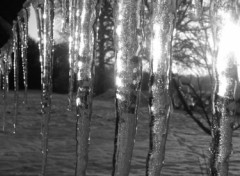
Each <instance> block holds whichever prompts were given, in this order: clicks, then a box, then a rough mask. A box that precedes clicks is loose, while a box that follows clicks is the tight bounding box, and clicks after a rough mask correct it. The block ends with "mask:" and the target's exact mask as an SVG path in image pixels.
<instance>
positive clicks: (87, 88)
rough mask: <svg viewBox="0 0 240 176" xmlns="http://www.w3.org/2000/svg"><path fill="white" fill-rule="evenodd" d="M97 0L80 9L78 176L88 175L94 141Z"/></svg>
mask: <svg viewBox="0 0 240 176" xmlns="http://www.w3.org/2000/svg"><path fill="white" fill-rule="evenodd" d="M95 4H96V2H95V0H83V1H82V2H81V3H79V7H77V10H79V12H80V15H79V17H80V19H79V20H81V21H80V28H79V32H80V33H79V35H80V41H79V46H80V47H79V51H78V59H77V61H76V62H75V64H74V65H75V70H76V72H77V86H78V87H77V96H76V109H77V122H76V128H77V129H76V142H77V151H76V156H77V161H76V170H75V176H85V175H86V168H87V163H88V147H89V142H90V121H91V114H92V95H93V68H94V64H93V63H94V62H93V28H92V26H93V23H94V21H95V11H94V8H95Z"/></svg>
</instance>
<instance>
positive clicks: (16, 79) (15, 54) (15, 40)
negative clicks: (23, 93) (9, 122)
mask: <svg viewBox="0 0 240 176" xmlns="http://www.w3.org/2000/svg"><path fill="white" fill-rule="evenodd" d="M17 24H18V25H19V27H20V26H21V25H22V23H21V21H20V19H19V17H18V21H17V22H16V21H13V29H12V31H13V57H14V58H13V69H14V119H13V133H16V125H17V116H18V99H19V92H18V91H19V57H18V50H19V49H18V32H17ZM20 35H21V34H20Z"/></svg>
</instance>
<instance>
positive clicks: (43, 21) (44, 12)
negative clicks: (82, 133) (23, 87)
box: [36, 0, 54, 176]
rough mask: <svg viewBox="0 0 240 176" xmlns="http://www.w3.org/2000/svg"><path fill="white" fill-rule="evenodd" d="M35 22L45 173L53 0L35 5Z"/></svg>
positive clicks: (50, 89) (49, 112)
mask: <svg viewBox="0 0 240 176" xmlns="http://www.w3.org/2000/svg"><path fill="white" fill-rule="evenodd" d="M36 14H37V24H38V33H39V52H40V62H41V79H42V80H41V83H42V102H41V107H42V108H41V111H42V127H41V128H42V129H41V134H42V154H43V159H42V173H41V174H42V175H43V176H44V175H45V174H46V166H47V156H48V132H49V126H48V123H49V120H50V117H51V98H52V75H51V74H52V59H53V45H54V42H53V19H54V8H53V0H44V2H43V6H42V7H41V5H39V7H37V13H36Z"/></svg>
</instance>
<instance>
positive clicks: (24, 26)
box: [20, 9, 28, 104]
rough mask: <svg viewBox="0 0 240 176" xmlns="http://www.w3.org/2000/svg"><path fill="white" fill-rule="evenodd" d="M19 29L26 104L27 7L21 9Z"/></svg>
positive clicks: (25, 100)
mask: <svg viewBox="0 0 240 176" xmlns="http://www.w3.org/2000/svg"><path fill="white" fill-rule="evenodd" d="M22 23H23V24H22V28H21V29H20V30H21V32H20V33H21V58H22V67H23V81H24V99H23V104H27V99H28V97H27V91H28V64H27V63H28V61H27V48H28V9H23V22H22Z"/></svg>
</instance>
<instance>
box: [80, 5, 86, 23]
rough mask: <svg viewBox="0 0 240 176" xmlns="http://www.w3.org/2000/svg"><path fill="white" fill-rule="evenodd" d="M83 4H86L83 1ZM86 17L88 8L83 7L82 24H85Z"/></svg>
mask: <svg viewBox="0 0 240 176" xmlns="http://www.w3.org/2000/svg"><path fill="white" fill-rule="evenodd" d="M83 4H86V3H84V2H83ZM85 18H86V8H85V7H83V10H82V14H81V24H84V22H85Z"/></svg>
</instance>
